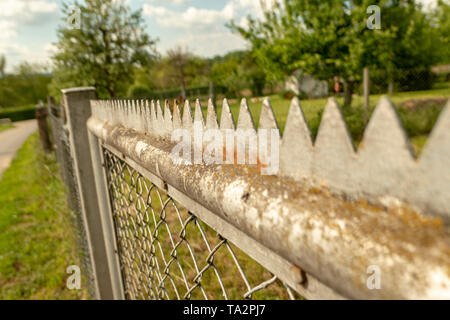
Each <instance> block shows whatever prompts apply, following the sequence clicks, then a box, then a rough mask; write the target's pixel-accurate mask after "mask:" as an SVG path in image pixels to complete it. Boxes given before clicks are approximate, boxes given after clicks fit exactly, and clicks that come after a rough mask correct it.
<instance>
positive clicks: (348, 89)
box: [344, 80, 355, 107]
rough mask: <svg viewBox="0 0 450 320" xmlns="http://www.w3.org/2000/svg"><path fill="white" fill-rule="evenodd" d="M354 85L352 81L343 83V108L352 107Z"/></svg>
mask: <svg viewBox="0 0 450 320" xmlns="http://www.w3.org/2000/svg"><path fill="white" fill-rule="evenodd" d="M354 85H355V83H354V82H353V80H345V82H344V106H346V107H350V106H351V105H352V98H353V89H354Z"/></svg>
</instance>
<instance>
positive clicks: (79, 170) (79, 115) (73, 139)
mask: <svg viewBox="0 0 450 320" xmlns="http://www.w3.org/2000/svg"><path fill="white" fill-rule="evenodd" d="M62 93H63V101H64V108H65V114H66V118H67V123H68V127H69V139H70V147H71V153H72V155H73V160H74V168H75V176H76V180H77V184H78V189H79V191H80V204H81V212H82V215H83V222H84V225H85V229H86V231H87V232H86V233H87V235H86V236H87V242H88V246H89V249H90V259H91V261H92V265H93V273H94V279H95V280H94V282H95V285H96V290H95V291H96V298H100V299H113V298H114V295H113V291H112V287H111V276H110V273H109V268H108V260H107V256H106V249H105V242H104V238H103V235H102V224H101V219H100V215H99V214H98V212H99V202H98V197H97V191H96V188H95V180H94V172H93V168H92V161H91V150H90V147H89V142H88V141H89V140H88V130H87V127H86V121H87V119H88V118H89V117H90V116H91V106H90V103H89V100H91V99H95V88H90V87H88V88H73V89H66V90H62Z"/></svg>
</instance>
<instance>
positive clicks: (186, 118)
mask: <svg viewBox="0 0 450 320" xmlns="http://www.w3.org/2000/svg"><path fill="white" fill-rule="evenodd" d="M192 122H193V120H192V112H191V104H190V103H189V100H186V101H185V103H184V109H183V128H184V129H187V130H192Z"/></svg>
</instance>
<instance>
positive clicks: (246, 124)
mask: <svg viewBox="0 0 450 320" xmlns="http://www.w3.org/2000/svg"><path fill="white" fill-rule="evenodd" d="M237 128H238V129H253V130H255V123H254V121H253V117H252V114H251V113H250V109H249V107H248V104H247V99H245V98H243V99H242V101H241V108H240V109H239V119H238V124H237Z"/></svg>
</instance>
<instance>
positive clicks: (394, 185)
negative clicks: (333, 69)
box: [354, 97, 414, 198]
mask: <svg viewBox="0 0 450 320" xmlns="http://www.w3.org/2000/svg"><path fill="white" fill-rule="evenodd" d="M358 155H359V163H360V170H358V172H355V175H354V176H355V177H359V179H360V181H359V185H360V188H361V190H362V191H364V193H366V194H369V195H373V196H383V195H390V196H395V197H398V198H402V197H403V196H404V194H405V191H406V190H407V188H406V189H405V188H404V187H405V186H404V185H403V182H405V181H406V180H407V178H408V177H409V176H410V175H411V167H412V165H413V163H414V158H413V155H412V151H411V147H410V145H409V141H408V137H407V135H406V133H405V131H404V130H403V127H402V124H401V121H400V119H399V117H398V115H397V112H396V111H395V108H394V106H393V105H392V103H391V101H390V100H389V99H388V98H387V97H382V98H381V99H380V101H379V103H378V105H377V107H376V109H375V111H374V113H373V115H372V118H371V119H370V122H369V124H368V126H367V128H366V130H365V132H364V137H363V140H362V142H361V144H360V147H359V150H358ZM406 192H407V191H406Z"/></svg>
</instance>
